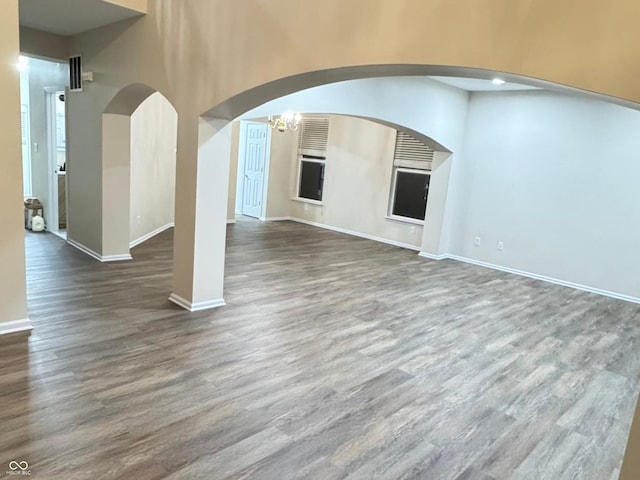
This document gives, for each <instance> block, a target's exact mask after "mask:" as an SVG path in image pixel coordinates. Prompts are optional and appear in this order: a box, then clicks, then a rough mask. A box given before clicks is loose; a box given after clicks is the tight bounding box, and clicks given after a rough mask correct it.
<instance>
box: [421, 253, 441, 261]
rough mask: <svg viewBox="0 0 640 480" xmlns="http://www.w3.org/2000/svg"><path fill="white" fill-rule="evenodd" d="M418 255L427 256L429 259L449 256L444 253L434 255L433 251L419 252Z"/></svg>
mask: <svg viewBox="0 0 640 480" xmlns="http://www.w3.org/2000/svg"><path fill="white" fill-rule="evenodd" d="M418 256H419V257H422V258H429V259H431V260H445V259H447V258H449V256H448V255H447V254H446V253H443V254H441V255H434V254H433V253H427V252H420V253H419V254H418Z"/></svg>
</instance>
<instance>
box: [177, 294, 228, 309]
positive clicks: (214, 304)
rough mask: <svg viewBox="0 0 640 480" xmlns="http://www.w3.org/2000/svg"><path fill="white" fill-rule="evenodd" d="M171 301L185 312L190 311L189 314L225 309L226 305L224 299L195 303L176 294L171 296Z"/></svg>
mask: <svg viewBox="0 0 640 480" xmlns="http://www.w3.org/2000/svg"><path fill="white" fill-rule="evenodd" d="M169 301H170V302H173V303H175V304H176V305H178V306H179V307H182V308H184V309H185V310H188V311H189V312H199V311H202V310H209V309H211V308H218V307H224V306H225V305H226V302H225V301H224V298H219V299H217V300H208V301H206V302H195V303H193V302H190V301H189V300H187V299H185V298H184V297H181V296H180V295H177V294H175V293H172V294H171V295H169Z"/></svg>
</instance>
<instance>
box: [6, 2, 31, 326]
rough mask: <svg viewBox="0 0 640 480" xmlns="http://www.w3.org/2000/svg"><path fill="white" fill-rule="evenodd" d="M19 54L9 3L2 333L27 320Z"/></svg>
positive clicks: (15, 11) (15, 4)
mask: <svg viewBox="0 0 640 480" xmlns="http://www.w3.org/2000/svg"><path fill="white" fill-rule="evenodd" d="M18 54H19V47H18V1H17V0H6V1H5V2H3V4H2V15H1V16H0V91H2V92H3V95H2V98H0V151H1V152H3V153H2V157H1V158H0V164H1V165H2V175H0V225H2V235H1V236H0V265H1V266H2V271H1V273H0V329H2V328H3V327H2V323H3V322H8V321H15V320H22V319H24V318H26V317H27V307H26V288H25V264H24V222H23V203H22V202H23V196H22V147H21V141H20V77H19V74H18V69H17V68H16V65H17V63H18Z"/></svg>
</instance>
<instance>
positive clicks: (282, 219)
mask: <svg viewBox="0 0 640 480" xmlns="http://www.w3.org/2000/svg"><path fill="white" fill-rule="evenodd" d="M260 220H262V221H263V222H286V221H289V220H291V217H262V218H261V219H260Z"/></svg>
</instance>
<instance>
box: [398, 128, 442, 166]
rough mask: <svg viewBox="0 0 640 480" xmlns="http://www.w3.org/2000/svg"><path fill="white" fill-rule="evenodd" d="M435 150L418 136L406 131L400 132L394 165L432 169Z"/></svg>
mask: <svg viewBox="0 0 640 480" xmlns="http://www.w3.org/2000/svg"><path fill="white" fill-rule="evenodd" d="M432 164H433V150H431V149H430V148H429V147H428V146H426V145H425V144H424V143H422V142H421V141H420V140H418V139H417V138H415V137H413V136H412V135H409V134H408V133H405V132H398V135H397V136H396V149H395V154H394V156H393V166H394V167H402V168H416V169H418V170H431V165H432Z"/></svg>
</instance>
